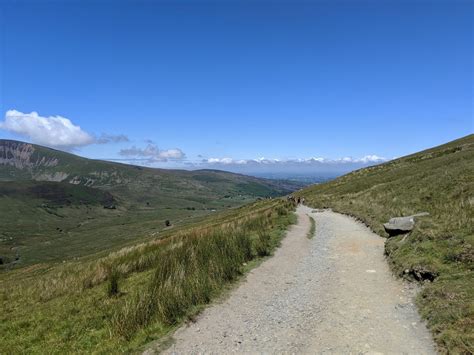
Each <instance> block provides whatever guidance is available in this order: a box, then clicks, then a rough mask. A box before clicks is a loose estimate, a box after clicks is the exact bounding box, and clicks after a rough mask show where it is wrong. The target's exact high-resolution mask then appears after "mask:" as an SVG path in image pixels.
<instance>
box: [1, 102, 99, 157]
mask: <svg viewBox="0 0 474 355" xmlns="http://www.w3.org/2000/svg"><path fill="white" fill-rule="evenodd" d="M0 129H3V130H6V131H9V132H13V133H15V134H18V135H19V136H22V137H26V138H29V139H31V140H32V141H33V142H34V143H38V144H44V145H49V146H53V147H62V148H73V147H80V146H85V145H88V144H92V143H94V137H93V136H92V135H90V134H89V133H87V132H85V131H83V130H82V129H81V127H79V126H76V125H74V124H73V123H72V122H71V121H70V120H69V119H67V118H65V117H61V116H49V117H42V116H40V115H38V113H37V112H34V111H33V112H31V113H23V112H20V111H16V110H9V111H7V112H6V114H5V121H3V122H0Z"/></svg>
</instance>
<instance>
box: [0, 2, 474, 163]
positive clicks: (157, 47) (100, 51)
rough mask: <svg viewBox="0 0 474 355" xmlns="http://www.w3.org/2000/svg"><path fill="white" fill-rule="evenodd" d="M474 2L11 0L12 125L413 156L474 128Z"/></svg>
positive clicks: (221, 147)
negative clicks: (414, 153) (416, 152)
mask: <svg viewBox="0 0 474 355" xmlns="http://www.w3.org/2000/svg"><path fill="white" fill-rule="evenodd" d="M473 4H474V3H473V2H472V1H456V0H455V1H388V0H387V1H356V0H354V1H304V2H303V1H301V2H299V1H214V2H210V1H207V2H204V1H198V0H195V1H142V2H140V1H113V2H112V1H96V2H92V1H86V2H84V1H81V2H80V1H71V0H69V1H67V0H63V1H9V0H6V1H5V0H4V1H2V3H1V4H0V26H1V27H0V29H1V37H0V40H1V55H0V60H1V62H0V79H1V80H0V81H1V83H0V84H1V88H0V90H1V92H0V112H1V115H2V116H0V122H2V121H3V122H2V123H0V138H14V139H22V140H27V141H31V142H36V143H42V144H47V145H50V146H56V147H59V148H61V149H68V150H73V151H74V152H75V153H78V154H80V155H83V156H87V157H92V158H109V159H139V160H137V161H138V162H140V161H148V160H149V158H153V159H152V160H153V164H154V165H156V166H186V164H188V163H193V164H197V163H199V162H201V161H202V160H203V159H211V158H212V159H215V162H216V164H217V165H219V164H220V165H225V164H223V163H222V162H223V160H222V159H223V158H227V159H231V160H232V162H236V161H241V162H243V161H246V160H248V159H257V158H261V157H265V158H268V159H279V160H282V161H286V160H297V159H301V160H305V159H308V158H311V157H321V158H324V159H326V160H328V161H329V160H331V161H334V160H337V159H340V158H343V157H353V158H354V159H356V160H357V159H362V158H363V157H366V156H371V155H376V156H378V157H386V158H391V157H394V156H401V155H405V154H407V153H411V152H415V151H418V150H421V149H423V148H427V147H430V146H434V145H438V144H441V143H444V142H447V141H449V140H452V139H455V138H459V137H461V136H465V135H467V134H470V133H473V131H474V127H473V106H472V103H473V73H474V72H473V27H472V26H473V9H474V8H473ZM12 110H15V111H12ZM8 112H10V114H7V113H8ZM31 112H37V115H35V114H33V115H31ZM56 116H61V117H63V118H65V119H67V120H69V123H68V122H67V121H64V119H51V117H56ZM77 126H79V127H80V129H79V130H78V129H77V128H78V127H77ZM74 127H76V128H74ZM78 135H79V136H78ZM101 138H102V139H101ZM68 142H69V143H71V144H68ZM48 143H49V144H48ZM58 143H60V144H61V145H60V144H58ZM98 143H102V144H98ZM218 159H221V160H218ZM369 160H370V159H369ZM229 161H230V160H226V162H229ZM281 165H283V164H281Z"/></svg>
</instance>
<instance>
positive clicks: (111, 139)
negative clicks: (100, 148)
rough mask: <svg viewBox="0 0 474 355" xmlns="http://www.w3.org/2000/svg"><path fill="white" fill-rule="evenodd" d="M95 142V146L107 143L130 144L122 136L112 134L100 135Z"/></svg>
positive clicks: (125, 137)
mask: <svg viewBox="0 0 474 355" xmlns="http://www.w3.org/2000/svg"><path fill="white" fill-rule="evenodd" d="M95 142H96V143H97V144H107V143H122V142H130V140H129V139H128V137H127V136H126V135H124V134H118V135H113V134H105V133H102V135H101V136H100V137H99V138H97V139H96V140H95Z"/></svg>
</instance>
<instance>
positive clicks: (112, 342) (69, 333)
mask: <svg viewBox="0 0 474 355" xmlns="http://www.w3.org/2000/svg"><path fill="white" fill-rule="evenodd" d="M293 210H294V206H293V205H291V204H288V203H287V202H286V201H283V200H279V199H274V200H267V201H261V202H257V203H254V204H250V205H247V206H244V207H241V208H237V209H233V210H228V211H224V212H221V213H218V214H214V215H213V216H212V218H206V219H204V220H202V221H199V222H197V223H194V224H190V225H188V226H186V227H181V228H177V229H175V230H173V231H171V230H170V231H168V232H167V233H168V234H167V235H166V236H163V237H162V238H161V239H154V240H152V241H149V242H147V243H142V244H139V245H134V246H130V247H127V248H124V249H121V250H119V251H116V252H114V253H111V254H109V255H106V256H104V257H100V258H97V259H95V260H74V261H69V262H66V263H64V264H61V265H54V266H47V267H45V266H44V265H33V266H30V267H25V268H21V269H17V270H13V271H11V272H8V273H3V274H1V275H0V282H1V284H2V287H1V288H0V334H1V337H0V348H1V349H2V350H1V351H2V353H3V352H4V353H70V352H83V353H84V352H85V353H90V352H96V353H109V352H113V353H116V352H135V351H139V350H140V349H141V348H142V347H143V346H144V345H145V344H147V343H149V342H151V341H155V340H157V339H158V340H159V339H162V338H163V337H164V336H165V335H166V334H168V333H169V332H170V331H171V330H173V329H175V328H176V327H177V326H178V325H179V324H181V323H182V322H183V321H185V320H186V319H189V318H190V317H191V318H192V317H193V316H194V315H195V314H196V312H198V311H199V310H201V309H202V308H203V307H204V306H205V305H206V304H208V303H209V302H211V301H212V300H213V299H215V298H216V297H219V296H220V295H221V294H222V292H223V291H224V290H225V289H226V288H227V287H229V286H230V285H232V284H233V283H234V282H235V281H237V280H238V279H239V278H240V277H241V275H242V274H243V273H245V272H246V271H248V269H249V267H250V266H251V265H256V264H257V263H258V261H259V260H261V255H268V254H271V252H272V250H273V249H274V248H275V247H276V246H277V245H278V244H279V241H280V239H281V237H282V236H283V234H284V232H285V230H286V228H287V226H288V225H289V224H291V223H294V222H295V219H296V218H295V216H294V214H293V213H292V211H293ZM262 235H265V237H264V238H263V240H264V241H265V243H264V248H265V253H262V252H261V249H260V248H262V245H260V244H261V236H262Z"/></svg>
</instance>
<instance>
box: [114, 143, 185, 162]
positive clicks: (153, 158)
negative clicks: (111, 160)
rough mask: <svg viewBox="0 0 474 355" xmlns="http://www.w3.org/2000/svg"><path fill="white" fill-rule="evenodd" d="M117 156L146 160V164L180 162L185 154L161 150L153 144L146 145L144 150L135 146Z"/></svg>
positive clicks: (177, 151)
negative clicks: (169, 161)
mask: <svg viewBox="0 0 474 355" xmlns="http://www.w3.org/2000/svg"><path fill="white" fill-rule="evenodd" d="M119 154H120V155H121V156H124V157H132V158H147V160H148V162H166V161H168V160H181V159H184V158H185V156H186V155H185V154H184V152H183V151H182V150H181V149H178V148H174V149H167V150H161V149H159V148H158V147H157V146H156V145H155V144H148V145H147V146H146V147H145V148H137V147H135V146H133V147H130V148H126V149H122V150H120V152H119Z"/></svg>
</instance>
